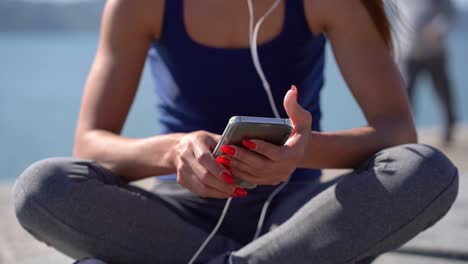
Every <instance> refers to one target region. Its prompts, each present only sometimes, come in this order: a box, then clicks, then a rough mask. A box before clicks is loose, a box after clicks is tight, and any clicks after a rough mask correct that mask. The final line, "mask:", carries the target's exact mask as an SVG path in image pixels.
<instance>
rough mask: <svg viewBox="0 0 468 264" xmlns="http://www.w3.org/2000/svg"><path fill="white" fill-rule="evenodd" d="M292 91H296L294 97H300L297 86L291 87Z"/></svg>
mask: <svg viewBox="0 0 468 264" xmlns="http://www.w3.org/2000/svg"><path fill="white" fill-rule="evenodd" d="M291 90H293V91H294V95H295V96H296V97H297V96H298V95H299V92H298V91H297V87H296V86H295V85H291Z"/></svg>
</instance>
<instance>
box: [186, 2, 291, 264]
mask: <svg viewBox="0 0 468 264" xmlns="http://www.w3.org/2000/svg"><path fill="white" fill-rule="evenodd" d="M280 2H281V0H276V1H275V3H274V4H273V5H272V6H271V7H270V8H269V9H268V10H267V12H266V13H265V14H264V15H263V16H262V17H261V18H260V19H259V20H258V21H257V24H256V25H255V28H254V26H253V24H254V12H253V6H252V1H251V0H247V4H248V7H249V17H250V20H249V42H250V53H251V55H252V61H253V64H254V67H255V70H256V71H257V74H258V76H259V77H260V79H261V81H262V85H263V88H264V89H265V92H266V94H267V96H268V101H269V103H270V107H271V110H272V111H273V114H274V115H275V117H276V118H280V115H279V112H278V109H277V108H276V105H275V100H274V98H273V95H272V93H271V88H270V83H269V82H268V80H267V79H266V77H265V74H264V72H263V69H262V66H261V64H260V59H259V57H258V51H257V36H258V31H259V29H260V26H261V25H262V23H263V21H264V20H265V19H266V18H267V17H268V16H269V15H270V14H271V13H272V12H273V11H274V10H275V9H276V8H277V7H278V5H279V3H280ZM288 182H289V179H288V180H287V181H285V182H283V183H282V184H281V185H280V186H278V188H276V189H275V190H274V191H273V192H272V193H271V194H270V195H269V196H268V199H267V200H266V202H265V203H264V204H263V208H262V211H261V213H260V217H259V219H258V224H257V230H256V231H255V235H254V238H253V240H255V239H257V238H258V237H259V236H260V233H261V230H262V226H263V222H264V221H265V216H266V213H267V210H268V207H269V206H270V204H271V201H272V200H273V198H274V197H275V196H276V195H277V194H278V193H279V192H280V191H281V190H282V189H283V188H284V187H285V186H286V185H287V184H288ZM231 201H232V198H228V199H227V201H226V204H225V205H224V209H223V212H222V213H221V216H220V217H219V220H218V223H217V224H216V226H215V227H214V228H213V231H211V233H210V234H209V235H208V237H207V238H206V239H205V241H204V242H203V244H202V245H201V246H200V248H199V249H198V250H197V252H196V253H195V254H194V255H193V256H192V258H191V259H190V261H189V264H193V263H194V262H195V260H196V259H197V258H198V257H199V255H200V254H201V252H202V251H203V249H204V248H205V247H206V245H207V244H208V243H209V242H210V240H211V239H212V238H213V236H214V235H215V234H216V232H218V229H219V227H220V226H221V224H222V222H223V220H224V217H225V216H226V214H227V210H228V209H229V205H230V204H231ZM231 261H232V260H231V258H229V262H231Z"/></svg>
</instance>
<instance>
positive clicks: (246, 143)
mask: <svg viewBox="0 0 468 264" xmlns="http://www.w3.org/2000/svg"><path fill="white" fill-rule="evenodd" d="M242 145H244V146H245V147H247V148H249V149H255V148H256V147H257V144H255V143H254V142H252V141H250V140H247V139H244V140H242Z"/></svg>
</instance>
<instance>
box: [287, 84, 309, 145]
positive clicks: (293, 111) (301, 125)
mask: <svg viewBox="0 0 468 264" xmlns="http://www.w3.org/2000/svg"><path fill="white" fill-rule="evenodd" d="M297 97H298V92H297V88H296V86H294V85H292V86H291V89H290V90H289V91H288V92H287V93H286V95H285V96H284V102H283V104H284V109H285V110H286V113H287V114H288V116H289V118H290V119H291V121H292V123H293V127H294V130H293V134H292V136H294V134H297V133H301V134H302V133H304V132H307V133H308V132H309V131H310V129H311V125H312V116H311V114H310V112H309V111H307V110H305V109H304V108H302V106H300V105H299V104H298V103H297Z"/></svg>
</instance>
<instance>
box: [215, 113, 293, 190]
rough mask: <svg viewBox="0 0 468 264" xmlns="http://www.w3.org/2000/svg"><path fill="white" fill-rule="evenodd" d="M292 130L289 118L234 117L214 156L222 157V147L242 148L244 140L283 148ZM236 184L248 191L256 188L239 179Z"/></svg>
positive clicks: (225, 130) (230, 120)
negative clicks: (254, 140) (261, 141)
mask: <svg viewBox="0 0 468 264" xmlns="http://www.w3.org/2000/svg"><path fill="white" fill-rule="evenodd" d="M292 129H293V126H292V122H291V120H290V119H287V118H267V117H252V116H233V117H231V118H230V119H229V123H228V124H227V126H226V128H225V129H224V132H223V135H222V136H221V139H220V141H219V142H218V144H217V145H216V148H215V149H214V151H213V156H214V157H215V158H217V157H218V156H220V155H222V152H221V146H223V145H238V146H242V140H243V139H261V140H263V141H267V142H269V143H272V144H275V145H278V146H281V145H283V144H284V143H285V142H286V140H288V138H289V136H290V135H291V132H292ZM235 183H236V184H238V185H239V186H241V187H244V188H247V189H252V188H255V186H256V185H254V184H250V183H248V182H244V181H242V180H240V179H237V178H235Z"/></svg>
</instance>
